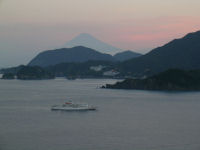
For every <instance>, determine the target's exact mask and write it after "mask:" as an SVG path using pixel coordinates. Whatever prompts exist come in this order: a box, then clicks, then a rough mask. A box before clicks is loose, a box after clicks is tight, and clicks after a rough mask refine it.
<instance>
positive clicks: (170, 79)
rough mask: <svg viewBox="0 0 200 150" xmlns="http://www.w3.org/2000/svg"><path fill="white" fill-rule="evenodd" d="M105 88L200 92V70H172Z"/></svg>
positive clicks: (108, 85)
mask: <svg viewBox="0 0 200 150" xmlns="http://www.w3.org/2000/svg"><path fill="white" fill-rule="evenodd" d="M105 88H112V89H138V90H190V91H191V90H200V70H193V71H184V70H178V69H170V70H167V71H165V72H162V73H159V74H157V75H154V76H152V77H148V78H146V79H126V80H124V81H122V82H117V83H116V84H114V85H111V84H107V85H106V87H105Z"/></svg>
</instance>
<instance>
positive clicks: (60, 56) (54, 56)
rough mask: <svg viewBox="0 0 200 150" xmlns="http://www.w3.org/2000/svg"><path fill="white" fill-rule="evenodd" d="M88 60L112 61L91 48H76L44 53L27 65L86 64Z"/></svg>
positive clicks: (111, 58) (107, 55) (108, 56)
mask: <svg viewBox="0 0 200 150" xmlns="http://www.w3.org/2000/svg"><path fill="white" fill-rule="evenodd" d="M88 60H103V61H114V59H113V57H112V56H111V55H109V54H103V53H100V52H98V51H95V50H93V49H91V48H87V47H83V46H77V47H73V48H62V49H56V50H48V51H44V52H42V53H40V54H38V55H37V56H36V57H35V58H33V59H32V60H31V61H30V63H29V64H28V65H29V66H41V67H46V66H51V65H56V64H59V63H68V62H86V61H88Z"/></svg>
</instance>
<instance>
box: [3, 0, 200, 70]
mask: <svg viewBox="0 0 200 150" xmlns="http://www.w3.org/2000/svg"><path fill="white" fill-rule="evenodd" d="M199 6H200V1H199V0H165V1H164V0H0V68H1V67H10V66H17V65H19V64H27V63H28V62H29V61H30V60H31V59H32V58H33V57H34V56H36V55H37V54H38V53H39V52H41V51H44V50H47V49H53V48H55V47H60V46H61V45H64V43H66V42H67V41H69V40H71V39H72V38H73V37H75V36H77V35H78V34H80V33H89V34H91V35H93V36H95V37H96V38H98V39H100V40H102V41H104V42H106V43H109V44H111V45H113V46H115V47H119V48H121V49H124V50H127V49H129V50H133V51H137V52H141V53H146V52H148V51H150V50H152V49H153V48H156V47H158V46H162V45H163V44H166V43H167V42H169V41H171V40H173V39H175V38H180V37H182V36H184V35H185V34H187V33H189V32H195V31H197V30H200V9H199Z"/></svg>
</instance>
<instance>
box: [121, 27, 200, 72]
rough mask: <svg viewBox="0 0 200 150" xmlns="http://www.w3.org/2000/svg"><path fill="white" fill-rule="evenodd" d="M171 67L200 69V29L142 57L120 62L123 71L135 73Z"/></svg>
mask: <svg viewBox="0 0 200 150" xmlns="http://www.w3.org/2000/svg"><path fill="white" fill-rule="evenodd" d="M170 68H177V69H185V70H191V69H200V31H198V32H194V33H189V34H187V35H186V36H185V37H183V38H180V39H175V40H173V41H171V42H169V43H168V44H166V45H164V46H162V47H158V48H156V49H153V50H152V51H150V52H149V53H147V54H145V55H143V56H141V57H138V58H134V59H131V60H127V61H124V62H122V63H121V64H120V69H121V71H123V72H126V73H127V72H129V73H131V74H133V75H138V74H141V75H142V74H155V73H158V72H162V71H165V70H167V69H170Z"/></svg>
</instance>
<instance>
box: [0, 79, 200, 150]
mask: <svg viewBox="0 0 200 150" xmlns="http://www.w3.org/2000/svg"><path fill="white" fill-rule="evenodd" d="M114 82H115V80H97V79H90V80H89V79H85V80H75V81H69V80H65V79H56V80H43V81H20V80H10V81H9V80H0V150H122V149H124V150H161V149H162V150H199V149H200V119H199V116H200V98H199V97H200V93H199V92H178V93H177V92H174V93H168V92H151V91H138V90H108V89H99V88H97V87H98V86H100V85H103V84H105V83H114ZM71 99H72V100H73V101H75V102H81V103H89V104H93V105H95V106H98V110H97V111H91V112H57V111H56V112H55V111H51V110H50V107H51V105H54V104H60V103H64V102H65V101H67V100H71Z"/></svg>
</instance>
